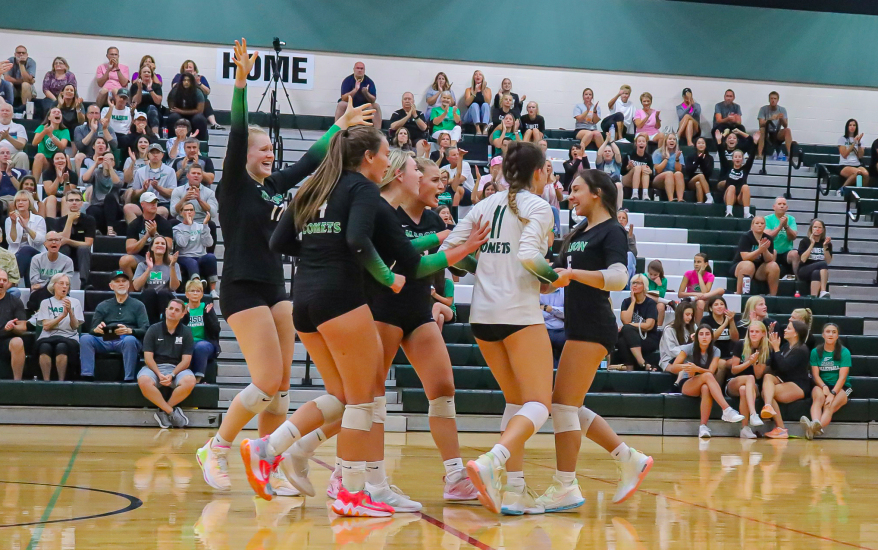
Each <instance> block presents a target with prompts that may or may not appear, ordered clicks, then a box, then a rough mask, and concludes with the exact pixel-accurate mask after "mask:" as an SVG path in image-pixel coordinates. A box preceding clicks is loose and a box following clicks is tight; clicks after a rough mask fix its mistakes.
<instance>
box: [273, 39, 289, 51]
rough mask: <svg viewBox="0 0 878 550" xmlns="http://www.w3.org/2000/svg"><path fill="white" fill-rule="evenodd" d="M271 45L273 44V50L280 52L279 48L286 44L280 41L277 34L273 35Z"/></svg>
mask: <svg viewBox="0 0 878 550" xmlns="http://www.w3.org/2000/svg"><path fill="white" fill-rule="evenodd" d="M271 45H272V46H274V51H275V52H277V53H280V51H281V48H283V47H284V46H286V45H287V43H286V42H284V41H282V40H281V39H280V38H278V37H277V36H275V37H274V40H272V41H271Z"/></svg>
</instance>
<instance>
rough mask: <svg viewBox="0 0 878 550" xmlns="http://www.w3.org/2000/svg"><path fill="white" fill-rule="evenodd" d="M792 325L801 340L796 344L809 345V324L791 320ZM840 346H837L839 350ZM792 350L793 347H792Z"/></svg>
mask: <svg viewBox="0 0 878 550" xmlns="http://www.w3.org/2000/svg"><path fill="white" fill-rule="evenodd" d="M790 323H792V324H793V330H795V331H796V336H797V337H798V338H799V341H798V342H796V345H797V346H807V345H808V332H809V330H810V327H809V326H808V324H807V323H803V322H802V321H795V320H791V321H790ZM837 347H838V346H836V348H837ZM790 349H792V347H790Z"/></svg>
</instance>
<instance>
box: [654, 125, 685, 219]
mask: <svg viewBox="0 0 878 550" xmlns="http://www.w3.org/2000/svg"><path fill="white" fill-rule="evenodd" d="M684 162H685V159H684V158H683V151H681V150H680V146H679V144H678V143H677V134H675V133H673V132H671V133H670V134H668V137H667V138H665V142H664V144H663V145H662V146H661V147H659V148H658V149H656V150H655V152H654V153H653V154H652V163H653V165H654V166H655V174H656V176H655V179H653V182H652V184H653V186H654V187H655V188H656V189H661V188H663V187H664V189H665V194H666V195H667V196H668V201H669V202H674V201H678V202H683V191H684V190H685V188H686V182H685V177H684V176H683V166H684Z"/></svg>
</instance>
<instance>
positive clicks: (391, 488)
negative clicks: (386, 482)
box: [390, 485, 411, 499]
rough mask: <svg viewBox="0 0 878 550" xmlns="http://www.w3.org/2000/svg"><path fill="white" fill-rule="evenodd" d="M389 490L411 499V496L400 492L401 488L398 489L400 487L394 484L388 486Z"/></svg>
mask: <svg viewBox="0 0 878 550" xmlns="http://www.w3.org/2000/svg"><path fill="white" fill-rule="evenodd" d="M390 490H391V491H393V492H394V493H396V494H398V495H399V496H401V497H402V498H408V499H411V497H409V496H408V495H407V494H405V493H403V492H402V489H400V488H399V487H397V486H396V485H391V486H390Z"/></svg>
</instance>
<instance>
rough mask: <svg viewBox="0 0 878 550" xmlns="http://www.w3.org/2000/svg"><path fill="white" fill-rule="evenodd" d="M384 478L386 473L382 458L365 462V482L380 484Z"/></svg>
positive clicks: (385, 478)
mask: <svg viewBox="0 0 878 550" xmlns="http://www.w3.org/2000/svg"><path fill="white" fill-rule="evenodd" d="M386 480H387V473H386V472H385V471H384V461H383V460H376V461H375V462H367V463H366V483H368V484H369V485H381V484H383V483H384V482H385V481H386Z"/></svg>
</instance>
